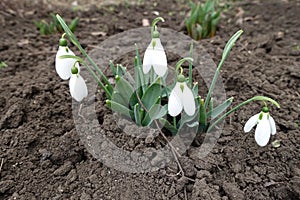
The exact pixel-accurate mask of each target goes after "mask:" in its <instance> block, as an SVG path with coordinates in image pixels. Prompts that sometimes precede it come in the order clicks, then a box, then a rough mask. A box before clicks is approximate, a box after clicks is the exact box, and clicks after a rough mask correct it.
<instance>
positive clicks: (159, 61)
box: [143, 17, 168, 77]
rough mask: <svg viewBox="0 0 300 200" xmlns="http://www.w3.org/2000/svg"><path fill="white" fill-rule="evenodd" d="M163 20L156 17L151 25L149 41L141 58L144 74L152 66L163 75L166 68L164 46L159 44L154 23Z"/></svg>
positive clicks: (158, 73) (157, 72)
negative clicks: (150, 38)
mask: <svg viewBox="0 0 300 200" xmlns="http://www.w3.org/2000/svg"><path fill="white" fill-rule="evenodd" d="M160 20H161V21H164V19H163V18H161V17H158V18H156V19H154V20H153V22H152V26H151V37H152V40H151V43H150V44H149V46H148V47H147V49H146V51H145V54H144V58H143V72H144V74H147V73H149V71H150V70H151V68H153V70H154V72H155V73H156V74H157V75H158V76H160V77H163V76H164V75H165V74H166V72H167V69H168V64H167V56H166V53H165V50H164V47H163V46H162V44H161V41H160V38H159V32H158V31H157V26H156V23H157V22H158V21H160Z"/></svg>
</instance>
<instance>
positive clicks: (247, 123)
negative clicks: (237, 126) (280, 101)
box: [244, 113, 260, 133]
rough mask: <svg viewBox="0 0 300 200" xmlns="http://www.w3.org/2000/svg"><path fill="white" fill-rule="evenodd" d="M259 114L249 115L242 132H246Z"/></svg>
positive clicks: (252, 125) (255, 121)
mask: <svg viewBox="0 0 300 200" xmlns="http://www.w3.org/2000/svg"><path fill="white" fill-rule="evenodd" d="M259 114H260V113H258V114H256V115H253V116H252V117H250V119H249V120H248V121H247V122H246V124H245V126H244V132H245V133H248V132H249V131H250V130H251V129H252V128H253V127H254V126H255V125H256V124H257V121H258V118H259Z"/></svg>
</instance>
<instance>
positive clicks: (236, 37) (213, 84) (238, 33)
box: [204, 30, 243, 108]
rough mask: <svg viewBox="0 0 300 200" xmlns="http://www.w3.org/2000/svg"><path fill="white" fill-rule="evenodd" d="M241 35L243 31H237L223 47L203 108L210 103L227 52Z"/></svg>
mask: <svg viewBox="0 0 300 200" xmlns="http://www.w3.org/2000/svg"><path fill="white" fill-rule="evenodd" d="M242 33H243V30H239V31H237V32H236V33H235V34H234V35H233V36H232V37H231V38H230V39H229V40H228V42H227V44H226V45H225V48H224V50H223V54H222V59H221V61H220V63H219V65H218V68H217V70H216V72H215V75H214V78H213V80H212V83H211V85H210V87H209V90H208V93H207V97H206V99H205V103H204V106H205V108H207V106H208V104H209V102H210V98H211V93H212V92H213V90H214V88H215V85H216V82H217V79H218V77H219V74H220V71H221V68H222V66H223V64H224V62H225V60H226V58H227V56H228V55H229V52H230V50H231V48H232V47H233V46H234V43H235V41H236V40H237V39H238V38H239V37H240V36H241V35H242Z"/></svg>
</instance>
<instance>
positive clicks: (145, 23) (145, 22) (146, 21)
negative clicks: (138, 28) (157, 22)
mask: <svg viewBox="0 0 300 200" xmlns="http://www.w3.org/2000/svg"><path fill="white" fill-rule="evenodd" d="M142 25H143V26H144V27H147V26H150V22H149V20H148V19H143V20H142Z"/></svg>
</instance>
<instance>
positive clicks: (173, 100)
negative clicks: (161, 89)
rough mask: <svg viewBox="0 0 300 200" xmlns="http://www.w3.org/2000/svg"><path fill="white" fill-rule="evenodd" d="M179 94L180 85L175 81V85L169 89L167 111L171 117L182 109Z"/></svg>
mask: <svg viewBox="0 0 300 200" xmlns="http://www.w3.org/2000/svg"><path fill="white" fill-rule="evenodd" d="M181 96H182V94H181V91H180V85H178V83H176V85H175V87H174V88H173V90H172V91H171V94H170V96H169V102H168V112H169V114H170V115H171V116H173V117H175V116H177V115H179V114H180V113H181V111H182V108H183V106H182V103H181Z"/></svg>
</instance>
